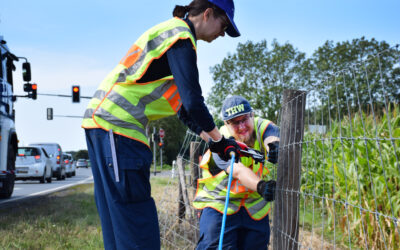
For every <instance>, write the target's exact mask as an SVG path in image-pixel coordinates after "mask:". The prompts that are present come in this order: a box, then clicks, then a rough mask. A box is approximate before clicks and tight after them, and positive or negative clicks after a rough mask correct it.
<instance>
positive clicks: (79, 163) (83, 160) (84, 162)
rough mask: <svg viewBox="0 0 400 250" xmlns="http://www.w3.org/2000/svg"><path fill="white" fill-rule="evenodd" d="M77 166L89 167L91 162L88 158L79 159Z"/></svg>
mask: <svg viewBox="0 0 400 250" xmlns="http://www.w3.org/2000/svg"><path fill="white" fill-rule="evenodd" d="M76 167H77V168H88V167H89V164H88V162H87V160H86V159H79V160H78V161H77V162H76Z"/></svg>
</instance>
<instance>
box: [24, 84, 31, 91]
mask: <svg viewBox="0 0 400 250" xmlns="http://www.w3.org/2000/svg"><path fill="white" fill-rule="evenodd" d="M24 91H25V92H31V91H32V84H30V83H24Z"/></svg>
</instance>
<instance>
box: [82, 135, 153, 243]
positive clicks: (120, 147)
mask: <svg viewBox="0 0 400 250" xmlns="http://www.w3.org/2000/svg"><path fill="white" fill-rule="evenodd" d="M85 132H86V142H87V147H88V152H89V158H90V162H91V168H92V172H93V178H94V196H95V200H96V205H97V210H98V212H99V216H100V220H101V227H102V230H103V239H104V248H105V249H107V250H108V249H160V231H159V227H158V219H157V211H156V206H155V203H154V200H153V198H152V197H151V187H150V165H151V161H152V153H151V151H150V149H149V148H148V147H147V146H146V145H145V144H143V143H140V142H137V141H135V140H131V139H129V138H126V137H123V136H120V135H116V134H114V142H115V148H116V154H117V165H118V173H119V182H116V181H115V175H114V168H113V160H112V154H111V145H110V139H109V134H108V132H107V131H105V130H102V129H86V130H85Z"/></svg>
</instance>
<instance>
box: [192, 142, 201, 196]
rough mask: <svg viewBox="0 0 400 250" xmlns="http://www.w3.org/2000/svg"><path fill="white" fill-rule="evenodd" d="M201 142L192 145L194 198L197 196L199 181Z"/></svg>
mask: <svg viewBox="0 0 400 250" xmlns="http://www.w3.org/2000/svg"><path fill="white" fill-rule="evenodd" d="M199 156H200V142H191V143H190V169H191V171H192V187H193V190H194V191H193V197H194V196H195V195H196V189H197V180H198V179H199V171H200V168H199Z"/></svg>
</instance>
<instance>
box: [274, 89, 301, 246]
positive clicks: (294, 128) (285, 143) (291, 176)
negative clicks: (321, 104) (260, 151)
mask: <svg viewBox="0 0 400 250" xmlns="http://www.w3.org/2000/svg"><path fill="white" fill-rule="evenodd" d="M305 103H306V92H304V91H298V90H284V92H283V98H282V112H281V122H280V134H281V136H280V146H279V160H278V172H277V182H276V189H277V191H276V193H275V195H276V196H275V202H274V203H275V204H274V217H273V247H274V249H298V248H299V244H298V238H299V237H298V236H299V235H298V232H299V221H298V217H299V215H298V212H299V190H300V170H301V149H302V139H303V134H304V120H303V117H304V111H305Z"/></svg>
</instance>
